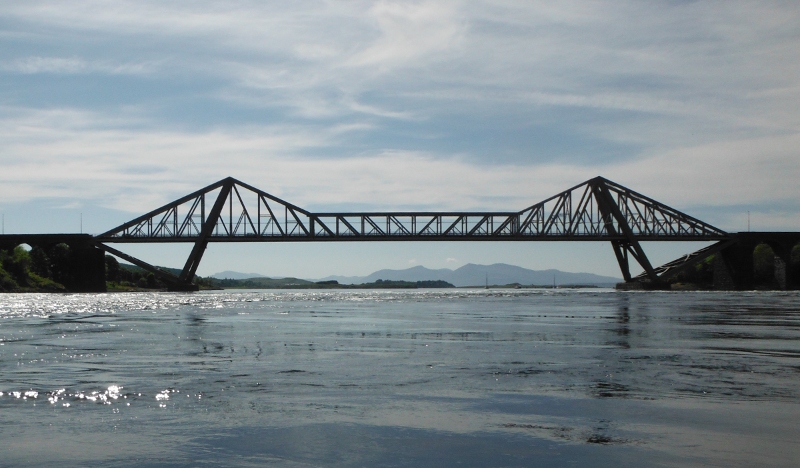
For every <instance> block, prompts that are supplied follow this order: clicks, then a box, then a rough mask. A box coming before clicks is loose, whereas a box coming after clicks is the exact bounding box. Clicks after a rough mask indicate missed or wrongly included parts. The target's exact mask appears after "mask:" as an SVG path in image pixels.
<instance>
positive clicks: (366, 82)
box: [0, 0, 800, 278]
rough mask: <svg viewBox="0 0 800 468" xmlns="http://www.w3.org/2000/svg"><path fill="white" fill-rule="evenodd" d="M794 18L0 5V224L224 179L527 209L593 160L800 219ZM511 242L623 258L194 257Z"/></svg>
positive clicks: (622, 173) (176, 193)
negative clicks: (230, 178) (228, 177)
mask: <svg viewBox="0 0 800 468" xmlns="http://www.w3.org/2000/svg"><path fill="white" fill-rule="evenodd" d="M798 24H800V3H796V2H783V1H780V2H770V1H758V2H738V1H725V2H714V1H703V2H692V1H677V0H676V1H650V2H641V1H630V2H626V1H621V0H615V1H568V0H567V1H560V2H535V1H531V2H520V1H518V0H508V1H506V0H498V1H489V0H487V1H448V0H441V1H403V2H395V1H360V0H351V1H340V2H336V1H299V2H270V1H227V2H211V1H203V0H197V1H192V2H172V1H167V0H159V1H148V0H135V1H125V0H117V1H114V2H100V1H70V0H58V1H37V0H26V1H25V2H3V3H2V4H0V41H1V42H2V44H3V46H2V47H0V82H2V85H1V86H0V167H1V168H2V170H0V213H2V229H3V231H4V232H5V233H26V232H88V233H100V232H104V231H106V230H109V229H111V228H112V227H114V226H117V225H119V224H122V223H123V222H125V221H128V220H130V219H133V218H135V217H136V216H138V215H140V214H142V213H144V212H147V211H150V210H152V209H154V208H156V207H159V206H161V205H164V204H166V203H168V202H170V201H172V200H174V199H176V198H179V197H180V196H182V195H185V194H188V193H190V192H193V191H194V190H197V189H199V188H201V187H204V186H206V185H208V184H210V183H212V182H215V181H217V180H219V179H222V178H224V177H227V176H233V177H235V178H237V179H239V180H242V181H244V182H246V183H248V184H251V185H253V186H256V187H258V188H260V189H262V190H264V191H266V192H269V193H271V194H273V195H275V196H278V197H280V198H282V199H284V200H287V201H289V202H291V203H293V204H295V205H298V206H301V207H303V208H305V209H307V210H310V211H334V210H336V211H349V210H361V211H372V210H374V211H379V210H381V211H386V210H401V209H402V210H461V211H471V210H498V211H516V210H521V209H523V208H526V207H528V206H530V205H532V204H534V203H536V202H538V201H541V200H543V199H545V198H547V197H549V196H551V195H554V194H556V193H558V192H561V191H562V190H565V189H567V188H569V187H572V186H574V185H577V184H579V183H581V182H583V181H585V180H587V179H590V178H592V177H594V176H597V175H601V176H603V177H606V178H608V179H610V180H612V181H615V182H617V183H620V184H622V185H625V186H627V187H630V188H631V189H633V190H636V191H638V192H641V193H644V194H646V195H648V196H650V197H652V198H655V199H656V200H659V201H661V202H662V203H665V204H667V205H669V206H672V207H674V208H676V209H679V210H681V211H684V212H686V213H688V214H690V215H692V216H695V217H698V218H700V219H702V220H704V221H706V222H708V223H710V224H712V225H715V226H717V227H719V228H721V229H724V230H728V231H732V232H733V231H745V230H747V229H748V223H749V225H750V227H751V229H752V230H763V231H769V230H798V229H800V216H798V215H799V214H800V200H798V192H799V191H800V190H799V189H798V185H797V180H798V179H800V177H798V176H800V156H799V155H798V151H799V150H800V113H798V109H800V28H798V27H797V25H798ZM701 245H702V244H701ZM117 247H119V248H120V249H121V250H123V251H125V252H128V253H130V254H132V255H136V256H138V257H140V258H142V259H143V260H145V261H149V262H153V263H157V264H159V265H166V266H174V267H180V266H182V265H183V262H184V261H185V256H186V255H187V254H188V252H189V250H190V249H191V246H190V245H179V246H174V245H167V246H163V245H147V246H126V245H121V244H118V245H117ZM644 247H645V250H646V251H647V252H648V254H649V255H650V257H651V260H652V262H653V263H655V264H660V263H663V262H666V261H669V260H672V259H673V258H675V257H677V256H679V255H681V254H683V253H687V252H690V251H692V250H694V249H696V248H697V247H698V245H696V244H677V245H676V244H657V245H652V246H651V245H648V244H645V246H644ZM498 262H503V263H511V264H516V265H519V266H523V267H526V268H532V269H546V268H559V269H562V270H565V271H586V272H593V273H599V274H607V275H612V276H620V274H619V270H618V267H617V265H616V262H615V260H614V256H613V253H612V251H611V247H610V246H609V245H607V244H604V243H585V244H584V243H566V244H556V243H479V244H478V243H432V244H429V243H385V244H384V243H377V244H376V243H365V244H346V245H344V244H248V245H239V244H237V245H229V244H226V245H222V244H219V245H214V244H212V246H211V247H210V248H209V250H208V251H207V252H206V255H205V257H204V259H203V262H202V264H201V265H200V268H199V270H198V273H199V274H201V275H209V274H212V273H214V272H218V271H221V270H236V271H244V272H256V273H261V274H266V275H270V276H297V277H304V278H320V277H324V276H327V275H332V274H340V275H366V274H369V273H371V272H372V271H375V270H378V269H382V268H394V269H401V268H408V267H411V266H416V265H423V266H426V267H429V268H457V267H459V266H461V265H464V264H466V263H482V264H490V263H498Z"/></svg>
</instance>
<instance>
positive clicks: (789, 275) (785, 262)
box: [770, 242, 797, 290]
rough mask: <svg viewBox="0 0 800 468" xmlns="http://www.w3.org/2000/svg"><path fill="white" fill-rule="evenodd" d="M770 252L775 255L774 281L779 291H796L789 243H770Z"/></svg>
mask: <svg viewBox="0 0 800 468" xmlns="http://www.w3.org/2000/svg"><path fill="white" fill-rule="evenodd" d="M770 246H771V247H772V251H773V252H774V253H775V280H776V281H777V283H778V287H779V288H780V289H783V290H786V289H797V278H795V275H794V273H795V272H794V270H793V269H792V248H793V247H794V244H791V243H783V242H782V243H780V244H775V243H771V244H770Z"/></svg>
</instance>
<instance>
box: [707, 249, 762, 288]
mask: <svg viewBox="0 0 800 468" xmlns="http://www.w3.org/2000/svg"><path fill="white" fill-rule="evenodd" d="M755 248H756V245H755V244H754V243H752V242H742V241H739V242H737V243H735V244H733V245H732V246H730V247H727V248H725V249H722V250H721V251H720V252H719V253H718V254H717V257H716V259H715V261H714V289H721V290H732V289H738V290H746V289H752V288H753V250H755Z"/></svg>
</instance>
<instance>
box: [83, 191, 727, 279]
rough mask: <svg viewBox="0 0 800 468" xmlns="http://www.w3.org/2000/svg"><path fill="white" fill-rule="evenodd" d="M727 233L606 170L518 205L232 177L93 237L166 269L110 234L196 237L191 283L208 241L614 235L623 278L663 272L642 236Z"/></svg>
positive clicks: (687, 237) (187, 270)
mask: <svg viewBox="0 0 800 468" xmlns="http://www.w3.org/2000/svg"><path fill="white" fill-rule="evenodd" d="M726 239H729V235H728V234H727V233H726V232H724V231H722V230H720V229H717V228H715V227H714V226H711V225H710V224H707V223H704V222H703V221H700V220H699V219H697V218H693V217H691V216H689V215H687V214H684V213H681V212H680V211H678V210H675V209H673V208H670V207H669V206H666V205H664V204H662V203H659V202H657V201H655V200H653V199H651V198H648V197H646V196H644V195H642V194H640V193H637V192H634V191H633V190H630V189H628V188H625V187H623V186H621V185H619V184H615V183H614V182H611V181H609V180H606V179H604V178H602V177H596V178H594V179H591V180H588V181H586V182H584V183H582V184H579V185H576V186H575V187H573V188H571V189H569V190H566V191H564V192H561V193H559V194H557V195H555V196H553V197H550V198H548V199H547V200H544V201H542V202H540V203H537V204H535V205H533V206H531V207H528V208H526V209H524V210H522V211H514V212H369V213H366V212H364V213H311V212H309V211H306V210H304V209H302V208H300V207H298V206H295V205H293V204H291V203H288V202H286V201H284V200H281V199H280V198H277V197H275V196H273V195H270V194H268V193H266V192H264V191H262V190H259V189H257V188H255V187H253V186H250V185H247V184H245V183H243V182H240V181H238V180H236V179H233V178H230V177H229V178H227V179H223V180H221V181H219V182H217V183H215V184H211V185H209V186H208V187H205V188H203V189H201V190H198V191H197V192H194V193H192V194H189V195H187V196H185V197H183V198H181V199H179V200H176V201H174V202H172V203H169V204H167V205H164V206H162V207H161V208H158V209H156V210H153V211H151V212H150V213H147V214H145V215H142V216H140V217H138V218H136V219H134V220H132V221H130V222H127V223H125V224H123V225H121V226H119V227H116V228H114V229H112V230H110V231H108V232H105V233H103V234H101V235H99V236H97V237H96V238H95V241H96V242H97V245H98V246H99V247H100V248H103V249H105V250H106V251H108V252H110V253H113V254H114V255H117V256H120V257H122V258H124V259H127V260H129V261H131V262H133V263H135V264H137V265H139V266H141V267H143V268H146V269H148V270H150V271H153V272H154V273H156V274H159V275H161V276H162V277H164V278H166V279H168V275H167V273H165V272H163V271H161V270H158V269H157V268H155V267H153V266H151V265H148V264H146V263H144V262H142V261H141V260H138V259H135V258H133V257H130V256H127V255H126V254H124V253H122V252H120V251H118V250H116V249H113V248H111V247H109V246H107V245H105V244H106V243H113V242H124V243H136V242H139V243H145V242H194V243H195V246H194V249H193V250H192V253H191V254H190V256H189V259H188V260H187V262H186V266H185V267H184V269H183V271H182V274H181V275H180V277H179V278H172V279H174V280H175V281H176V282H177V283H178V284H184V285H186V284H190V283H191V281H192V278H194V274H195V271H196V270H197V267H198V265H199V263H200V259H201V258H202V255H203V252H204V251H205V249H206V246H207V245H208V243H209V242H301V241H312V242H321V241H339V242H340V241H610V242H611V244H612V246H613V247H614V253H615V255H616V257H617V261H618V262H619V264H620V269H621V271H622V274H623V276H624V277H625V280H626V281H630V280H631V279H632V278H631V275H630V272H629V267H628V263H629V258H630V257H632V258H633V259H634V260H636V261H637V262H638V263H639V265H641V266H642V268H643V270H644V273H643V275H644V277H646V278H647V279H648V280H650V281H658V280H659V274H660V273H661V270H657V269H654V268H653V267H652V265H650V262H649V260H648V259H647V256H646V255H645V253H644V251H643V250H642V248H641V246H640V245H639V242H640V241H666V240H669V241H724V240H726ZM671 268H672V267H671ZM672 270H674V268H672ZM665 271H666V270H665Z"/></svg>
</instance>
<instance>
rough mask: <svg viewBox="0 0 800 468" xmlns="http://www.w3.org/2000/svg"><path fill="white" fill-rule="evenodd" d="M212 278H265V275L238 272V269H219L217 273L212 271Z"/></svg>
mask: <svg viewBox="0 0 800 468" xmlns="http://www.w3.org/2000/svg"><path fill="white" fill-rule="evenodd" d="M211 277H212V278H217V279H235V280H241V279H250V278H266V276H264V275H262V274H259V273H239V272H238V271H230V270H225V271H220V272H219V273H214V274H213V275H211Z"/></svg>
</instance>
